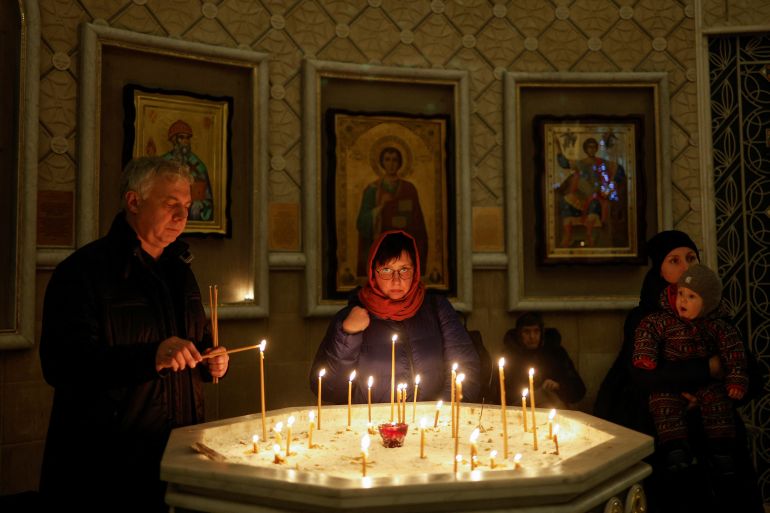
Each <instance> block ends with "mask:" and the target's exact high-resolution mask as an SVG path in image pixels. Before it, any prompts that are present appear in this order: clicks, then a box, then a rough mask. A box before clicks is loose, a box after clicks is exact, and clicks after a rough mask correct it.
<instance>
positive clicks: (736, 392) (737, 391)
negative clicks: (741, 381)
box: [727, 385, 746, 401]
mask: <svg viewBox="0 0 770 513" xmlns="http://www.w3.org/2000/svg"><path fill="white" fill-rule="evenodd" d="M744 395H746V391H745V390H744V389H743V388H742V387H738V386H735V385H727V396H728V397H729V398H730V399H733V400H735V401H740V400H741V399H743V396H744Z"/></svg>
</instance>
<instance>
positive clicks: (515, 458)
mask: <svg viewBox="0 0 770 513" xmlns="http://www.w3.org/2000/svg"><path fill="white" fill-rule="evenodd" d="M520 461H521V454H519V453H518V452H517V453H516V456H514V457H513V462H514V463H519V462H520Z"/></svg>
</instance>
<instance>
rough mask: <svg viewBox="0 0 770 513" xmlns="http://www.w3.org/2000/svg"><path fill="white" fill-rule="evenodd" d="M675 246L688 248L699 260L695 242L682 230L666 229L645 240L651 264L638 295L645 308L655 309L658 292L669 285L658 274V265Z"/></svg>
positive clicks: (657, 304) (658, 298)
mask: <svg viewBox="0 0 770 513" xmlns="http://www.w3.org/2000/svg"><path fill="white" fill-rule="evenodd" d="M676 248H690V249H692V250H693V251H695V255H696V256H697V257H698V260H700V253H699V252H698V246H696V245H695V242H693V240H692V239H691V238H690V236H689V235H687V234H686V233H684V232H680V231H679V230H666V231H663V232H660V233H658V234H657V235H654V236H653V237H652V238H651V239H650V240H648V241H647V254H648V256H649V257H650V263H651V264H652V266H651V267H650V270H649V271H647V275H646V276H645V277H644V283H642V291H641V293H640V295H639V306H641V307H642V308H644V309H647V310H657V309H658V308H659V305H660V294H661V292H663V289H665V288H666V287H667V286H668V285H670V284H669V283H668V282H667V281H666V280H664V279H663V277H662V276H661V275H660V267H661V265H663V261H664V260H665V259H666V256H667V255H668V254H669V253H671V252H672V251H673V250H675V249H676Z"/></svg>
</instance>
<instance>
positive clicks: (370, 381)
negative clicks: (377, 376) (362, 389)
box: [369, 376, 374, 388]
mask: <svg viewBox="0 0 770 513" xmlns="http://www.w3.org/2000/svg"><path fill="white" fill-rule="evenodd" d="M373 384H374V376H369V388H372V385H373Z"/></svg>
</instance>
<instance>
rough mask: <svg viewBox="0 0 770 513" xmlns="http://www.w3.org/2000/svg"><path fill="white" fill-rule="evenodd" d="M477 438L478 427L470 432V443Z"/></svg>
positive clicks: (474, 441) (473, 442)
mask: <svg viewBox="0 0 770 513" xmlns="http://www.w3.org/2000/svg"><path fill="white" fill-rule="evenodd" d="M478 439H479V428H476V429H474V430H473V432H472V433H471V437H470V441H471V443H472V444H475V443H476V441H478Z"/></svg>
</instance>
